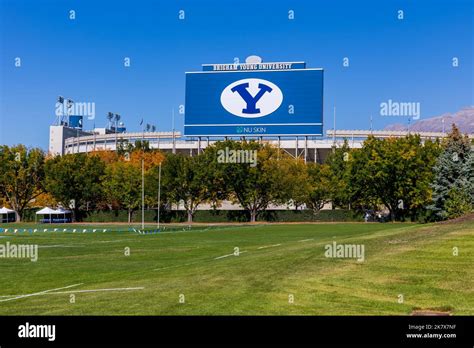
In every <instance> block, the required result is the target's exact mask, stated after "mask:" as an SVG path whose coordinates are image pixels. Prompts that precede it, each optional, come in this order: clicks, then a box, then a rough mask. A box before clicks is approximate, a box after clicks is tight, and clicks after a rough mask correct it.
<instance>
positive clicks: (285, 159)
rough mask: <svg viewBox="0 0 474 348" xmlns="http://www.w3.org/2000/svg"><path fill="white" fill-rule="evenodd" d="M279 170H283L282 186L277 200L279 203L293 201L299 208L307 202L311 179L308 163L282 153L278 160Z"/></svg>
mask: <svg viewBox="0 0 474 348" xmlns="http://www.w3.org/2000/svg"><path fill="white" fill-rule="evenodd" d="M275 163H277V164H278V170H279V171H280V172H281V173H280V174H281V184H280V186H281V188H280V190H279V193H278V192H277V196H276V197H275V198H276V199H275V201H276V202H277V203H279V204H287V203H292V204H293V206H294V208H295V210H298V208H299V207H301V206H302V205H303V204H305V203H306V198H307V195H308V191H309V190H310V180H309V176H308V171H307V165H306V164H305V163H304V161H303V160H302V159H300V158H297V159H295V158H292V157H290V156H288V155H287V154H280V157H279V159H278V160H277V162H275Z"/></svg>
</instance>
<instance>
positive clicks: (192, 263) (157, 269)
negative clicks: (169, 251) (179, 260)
mask: <svg viewBox="0 0 474 348" xmlns="http://www.w3.org/2000/svg"><path fill="white" fill-rule="evenodd" d="M207 261H209V259H207V260H200V261H195V262H188V263H184V264H182V265H173V266H167V267H161V268H155V269H154V271H161V270H163V269H169V268H176V267H184V266H189V265H195V264H197V263H203V262H207Z"/></svg>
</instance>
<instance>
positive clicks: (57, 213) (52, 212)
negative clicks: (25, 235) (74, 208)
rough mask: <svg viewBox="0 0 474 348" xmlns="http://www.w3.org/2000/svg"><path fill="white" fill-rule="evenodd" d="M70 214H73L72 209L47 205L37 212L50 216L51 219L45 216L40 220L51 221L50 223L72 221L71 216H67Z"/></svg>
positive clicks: (37, 213)
mask: <svg viewBox="0 0 474 348" xmlns="http://www.w3.org/2000/svg"><path fill="white" fill-rule="evenodd" d="M68 214H69V215H70V214H71V211H70V210H66V209H63V208H58V209H51V208H49V207H45V208H43V209H41V210H38V211H37V212H36V215H45V216H49V219H48V218H45V217H44V218H42V219H41V220H40V221H41V222H45V223H50V224H51V223H53V222H71V216H69V217H66V215H68ZM61 215H62V216H61Z"/></svg>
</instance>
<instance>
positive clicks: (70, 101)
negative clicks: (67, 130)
mask: <svg viewBox="0 0 474 348" xmlns="http://www.w3.org/2000/svg"><path fill="white" fill-rule="evenodd" d="M73 105H74V101H73V100H72V99H67V101H66V108H67V111H66V112H67V120H66V122H67V125H68V126H69V116H70V115H71V109H72V107H73Z"/></svg>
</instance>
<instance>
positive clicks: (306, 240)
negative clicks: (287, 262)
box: [298, 238, 314, 242]
mask: <svg viewBox="0 0 474 348" xmlns="http://www.w3.org/2000/svg"><path fill="white" fill-rule="evenodd" d="M310 240H314V238H310V239H302V240H299V241H298V242H309V241H310Z"/></svg>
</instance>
